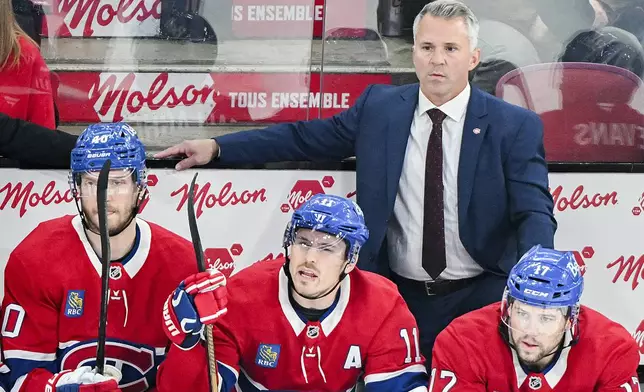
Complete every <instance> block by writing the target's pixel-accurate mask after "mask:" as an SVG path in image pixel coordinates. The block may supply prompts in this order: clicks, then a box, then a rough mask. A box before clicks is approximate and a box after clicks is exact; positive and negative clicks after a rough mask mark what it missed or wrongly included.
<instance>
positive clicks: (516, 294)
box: [501, 245, 584, 326]
mask: <svg viewBox="0 0 644 392" xmlns="http://www.w3.org/2000/svg"><path fill="white" fill-rule="evenodd" d="M583 290H584V280H583V277H582V275H581V270H580V269H579V265H578V264H577V262H576V261H575V258H574V255H573V253H572V252H563V251H557V250H553V249H546V248H543V247H541V246H540V245H536V246H534V247H533V248H532V249H530V250H529V251H528V252H527V253H526V254H525V255H523V257H521V259H520V260H519V262H518V263H517V264H516V265H515V266H514V267H513V268H512V270H511V271H510V275H509V277H508V280H507V285H506V288H505V292H504V295H503V300H502V304H501V310H502V312H501V314H502V318H503V321H506V322H507V317H508V314H507V313H508V309H509V306H510V305H511V304H512V302H513V301H520V302H522V303H525V304H528V305H531V306H535V307H541V308H562V309H563V308H567V309H568V312H567V316H568V317H569V319H570V321H571V323H572V325H573V326H576V323H577V319H578V316H579V308H580V300H581V295H582V292H583Z"/></svg>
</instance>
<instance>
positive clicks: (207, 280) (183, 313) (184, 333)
mask: <svg viewBox="0 0 644 392" xmlns="http://www.w3.org/2000/svg"><path fill="white" fill-rule="evenodd" d="M227 302H228V299H227V292H226V277H225V276H224V275H223V274H222V273H221V272H219V270H216V269H211V270H208V271H206V272H201V273H198V274H196V275H192V276H190V277H188V278H187V279H186V280H184V281H183V282H181V284H179V287H177V289H176V290H175V291H174V293H172V294H171V295H170V296H169V297H168V299H167V300H166V301H165V304H164V305H163V330H164V331H165V334H166V336H167V337H168V339H170V340H171V341H172V342H173V343H174V344H176V345H177V346H179V347H181V348H183V349H185V350H188V349H190V348H192V347H194V346H195V345H196V344H197V343H198V342H199V340H200V339H201V333H202V331H203V326H204V324H214V323H215V321H216V320H217V319H218V318H219V317H221V316H222V315H223V314H224V313H226V311H227V310H228V309H226V304H227Z"/></svg>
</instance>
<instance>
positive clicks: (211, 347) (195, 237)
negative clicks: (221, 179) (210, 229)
mask: <svg viewBox="0 0 644 392" xmlns="http://www.w3.org/2000/svg"><path fill="white" fill-rule="evenodd" d="M198 174H199V173H195V176H194V177H193V178H192V183H190V190H189V191H188V225H189V226H190V237H191V238H192V245H193V246H194V248H195V256H196V257H197V268H199V272H204V271H205V270H206V263H205V261H204V255H203V248H202V247H201V238H200V237H199V228H198V227H197V218H196V216H195V200H194V193H195V182H197V175H198ZM206 347H207V348H208V371H209V374H210V390H211V391H212V392H218V391H219V387H218V382H217V362H216V361H215V342H214V340H213V339H212V324H210V325H206Z"/></svg>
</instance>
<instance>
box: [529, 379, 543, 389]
mask: <svg viewBox="0 0 644 392" xmlns="http://www.w3.org/2000/svg"><path fill="white" fill-rule="evenodd" d="M528 386H529V387H530V389H534V390H537V389H541V377H537V376H530V380H528Z"/></svg>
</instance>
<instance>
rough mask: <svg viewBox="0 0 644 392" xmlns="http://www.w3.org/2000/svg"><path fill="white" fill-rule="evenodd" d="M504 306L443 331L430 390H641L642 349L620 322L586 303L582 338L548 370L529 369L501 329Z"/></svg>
mask: <svg viewBox="0 0 644 392" xmlns="http://www.w3.org/2000/svg"><path fill="white" fill-rule="evenodd" d="M500 306H501V305H500V303H498V302H497V303H496V304H492V305H488V306H486V307H484V308H482V309H479V310H475V311H473V312H471V313H468V314H466V315H464V316H461V317H459V318H457V319H456V320H454V321H453V322H452V323H451V324H450V325H449V326H448V327H447V328H446V329H445V330H443V331H442V332H441V333H440V334H439V335H438V337H437V339H436V343H435V344H434V351H433V360H432V366H433V367H434V368H433V369H432V377H431V378H432V379H431V382H430V387H429V390H430V392H432V391H433V392H550V391H552V392H591V391H592V392H633V391H639V381H638V379H637V366H638V365H639V361H640V355H639V349H638V346H637V343H636V342H635V340H634V339H633V338H632V337H631V335H629V333H628V332H627V331H626V330H625V329H624V328H623V327H622V326H621V325H619V324H617V323H615V322H613V321H611V320H609V319H608V318H606V317H605V316H603V315H601V314H600V313H598V312H596V311H594V310H592V309H590V308H587V307H584V306H582V307H581V312H580V317H579V328H580V329H579V332H580V336H579V341H578V342H577V343H576V344H575V345H573V346H572V347H568V348H565V349H563V351H562V352H561V354H560V355H559V357H558V358H557V359H556V361H555V362H554V364H552V365H551V366H549V367H548V368H547V370H546V371H545V372H543V373H526V372H525V371H524V370H523V367H522V366H521V365H520V364H519V361H518V358H517V355H516V353H515V351H514V350H512V349H510V347H509V346H508V345H507V343H506V342H505V341H504V339H503V337H502V336H501V333H500V332H499V329H498V328H499V322H500V317H501V314H500V312H501V311H500ZM568 335H569V334H568ZM566 339H567V342H570V336H567V337H566Z"/></svg>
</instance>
